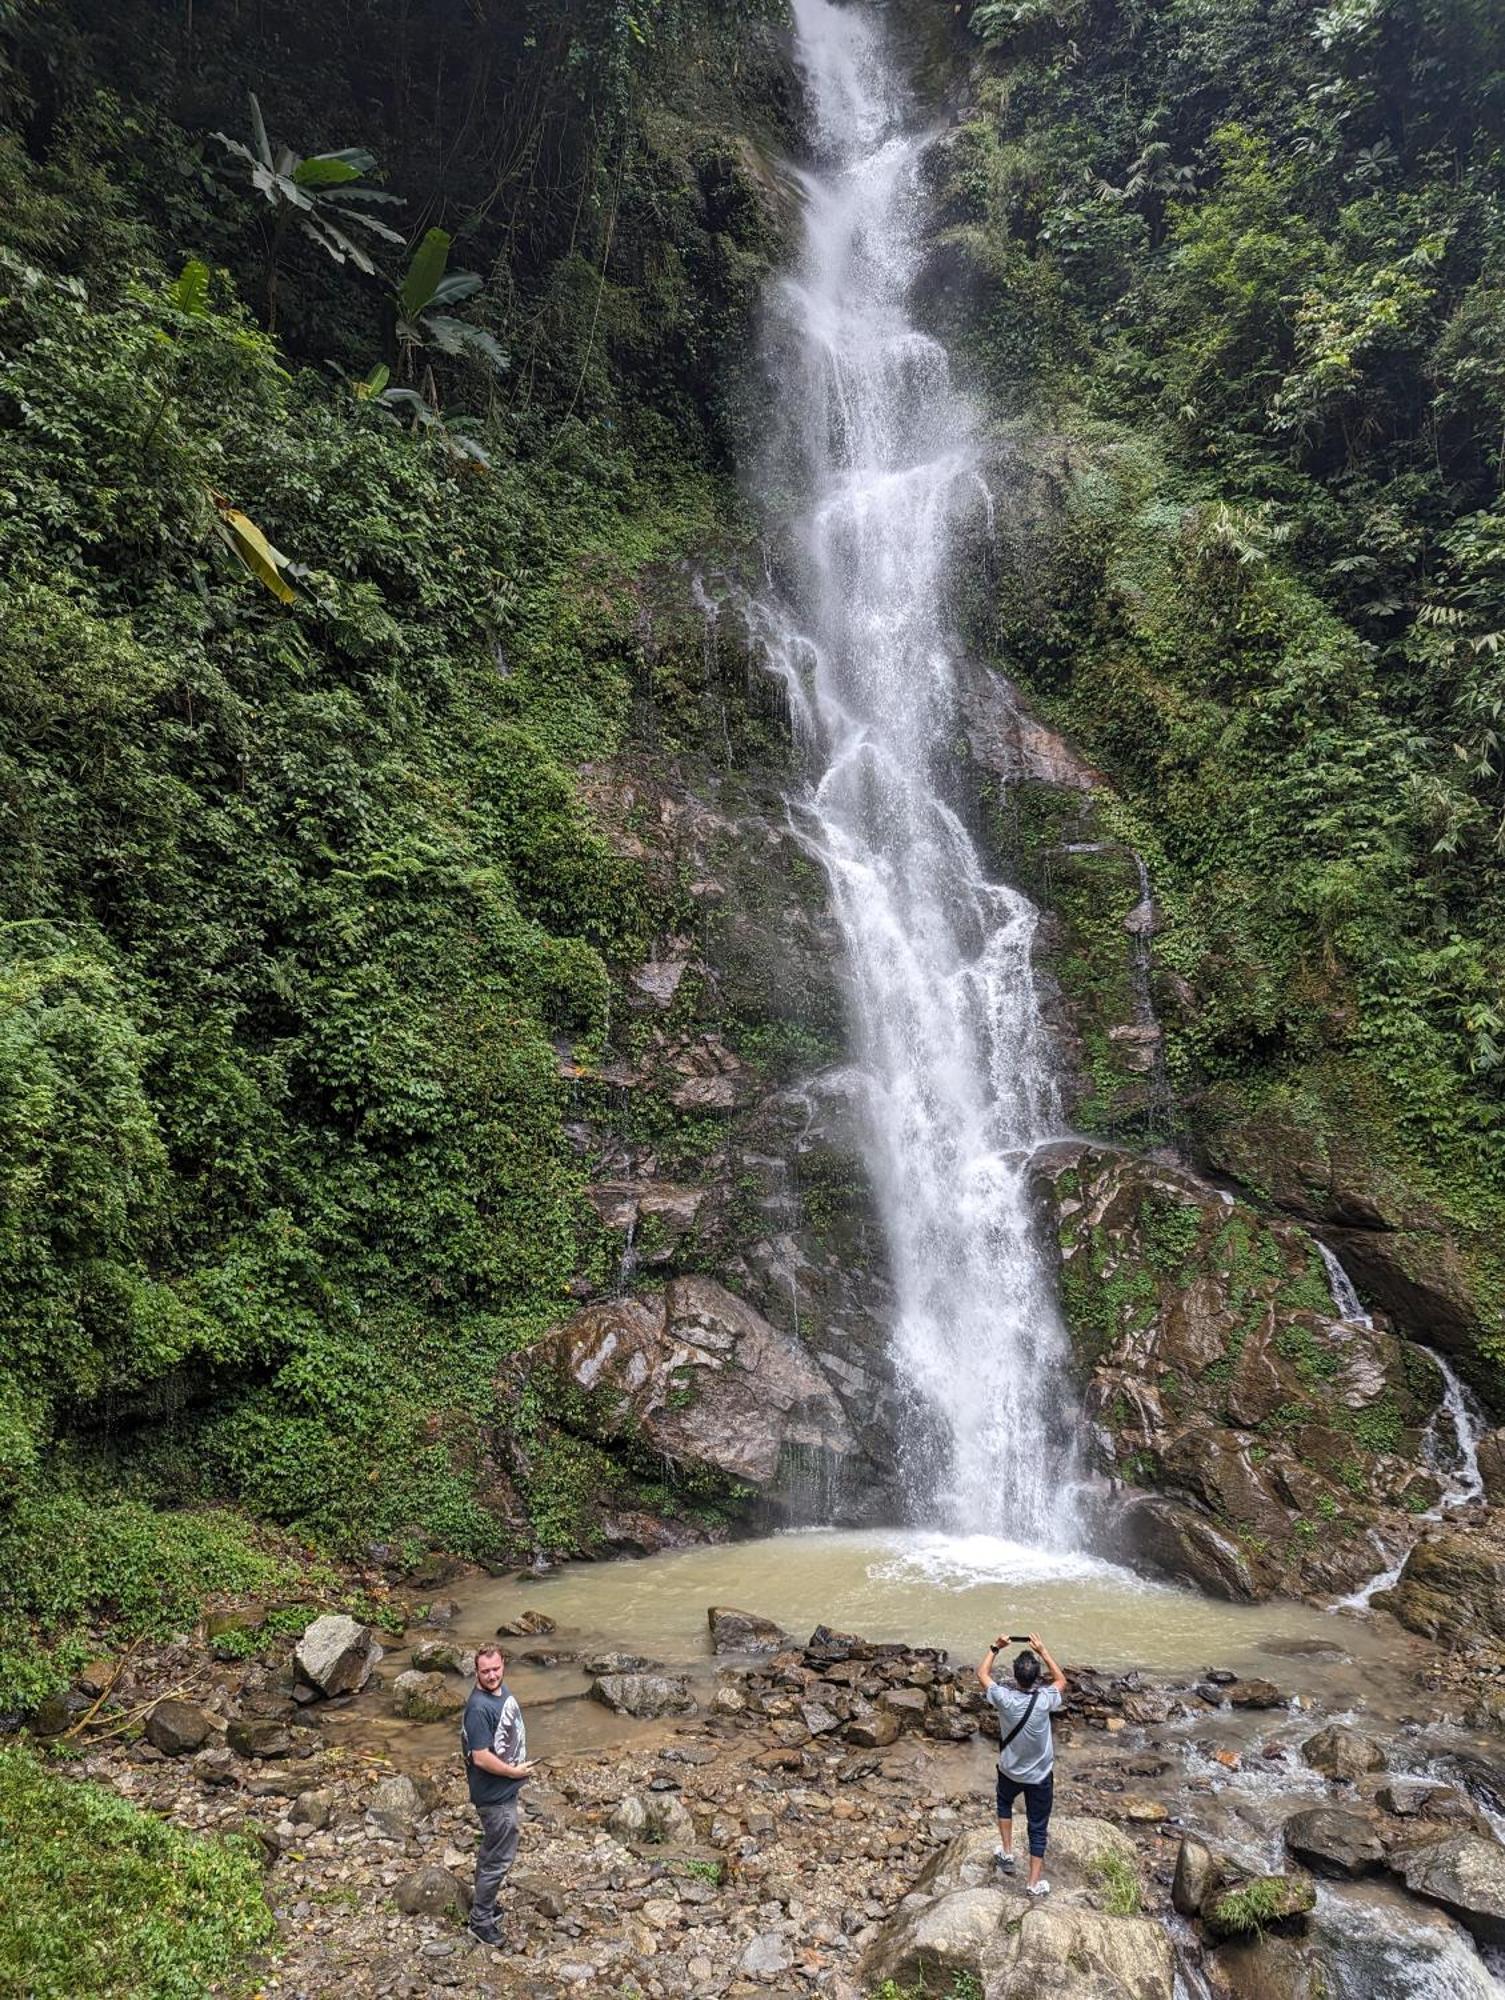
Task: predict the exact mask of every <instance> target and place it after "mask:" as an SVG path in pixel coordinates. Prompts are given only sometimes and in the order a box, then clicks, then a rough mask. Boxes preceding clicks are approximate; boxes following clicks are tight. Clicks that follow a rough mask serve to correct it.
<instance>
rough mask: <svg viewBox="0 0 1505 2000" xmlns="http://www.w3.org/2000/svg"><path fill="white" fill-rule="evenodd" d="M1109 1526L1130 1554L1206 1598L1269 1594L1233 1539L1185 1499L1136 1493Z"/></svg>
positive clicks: (1243, 1599)
mask: <svg viewBox="0 0 1505 2000" xmlns="http://www.w3.org/2000/svg"><path fill="white" fill-rule="evenodd" d="M1113 1529H1114V1535H1115V1539H1116V1540H1117V1541H1118V1543H1119V1544H1120V1545H1121V1546H1122V1548H1123V1549H1124V1551H1125V1553H1126V1554H1127V1555H1129V1556H1130V1557H1131V1558H1135V1559H1137V1560H1139V1561H1141V1562H1144V1563H1147V1564H1148V1565H1149V1566H1150V1567H1151V1568H1152V1569H1156V1570H1159V1571H1160V1572H1161V1573H1162V1574H1163V1575H1165V1576H1169V1577H1172V1578H1174V1579H1175V1580H1176V1581H1177V1582H1178V1583H1190V1584H1193V1585H1195V1586H1196V1588H1197V1589H1199V1590H1205V1591H1206V1592H1207V1594H1208V1596H1209V1597H1223V1598H1227V1599H1229V1600H1231V1601H1232V1602H1234V1603H1243V1604H1252V1603H1254V1602H1255V1601H1256V1600H1258V1599H1259V1598H1260V1597H1263V1596H1266V1595H1268V1590H1267V1588H1266V1587H1265V1586H1264V1585H1263V1584H1262V1583H1261V1582H1260V1581H1259V1580H1257V1579H1256V1577H1255V1575H1254V1572H1253V1571H1252V1570H1251V1569H1250V1567H1249V1563H1248V1561H1247V1559H1246V1558H1245V1556H1244V1554H1243V1552H1242V1550H1241V1549H1240V1548H1239V1546H1238V1544H1237V1543H1236V1542H1235V1541H1234V1540H1233V1539H1232V1537H1231V1536H1229V1535H1226V1534H1224V1533H1223V1531H1222V1530H1221V1529H1220V1528H1217V1527H1215V1526H1214V1525H1213V1523H1212V1522H1211V1521H1209V1520H1207V1519H1206V1517H1205V1516H1204V1515H1201V1514H1199V1513H1197V1512H1196V1511H1195V1509H1194V1508H1191V1507H1188V1506H1187V1505H1186V1504H1185V1503H1184V1502H1183V1501H1180V1500H1170V1499H1167V1498H1165V1497H1164V1496H1162V1495H1159V1494H1137V1495H1135V1496H1134V1497H1133V1498H1132V1499H1130V1500H1129V1501H1127V1502H1126V1503H1125V1505H1124V1506H1123V1507H1122V1508H1121V1509H1120V1511H1119V1513H1118V1515H1117V1517H1116V1519H1115V1521H1114V1524H1113Z"/></svg>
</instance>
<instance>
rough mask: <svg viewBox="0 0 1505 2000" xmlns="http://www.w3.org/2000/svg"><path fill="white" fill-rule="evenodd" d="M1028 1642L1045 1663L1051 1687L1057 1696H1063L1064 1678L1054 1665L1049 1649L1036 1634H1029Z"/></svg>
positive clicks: (1064, 1690) (1064, 1688) (1064, 1689)
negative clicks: (1048, 1670) (1048, 1671)
mask: <svg viewBox="0 0 1505 2000" xmlns="http://www.w3.org/2000/svg"><path fill="white" fill-rule="evenodd" d="M1029 1642H1030V1644H1031V1645H1032V1646H1033V1647H1034V1649H1035V1651H1036V1652H1037V1653H1038V1654H1039V1655H1040V1658H1041V1659H1042V1660H1043V1661H1044V1662H1045V1664H1046V1666H1047V1667H1049V1669H1050V1684H1051V1686H1052V1687H1053V1688H1054V1689H1055V1691H1056V1693H1057V1694H1065V1692H1066V1676H1065V1675H1064V1674H1063V1673H1062V1672H1061V1669H1060V1668H1059V1667H1058V1666H1057V1665H1056V1663H1055V1661H1054V1660H1053V1659H1052V1658H1051V1655H1050V1648H1049V1647H1048V1646H1047V1645H1046V1643H1045V1641H1044V1640H1043V1639H1042V1638H1041V1637H1040V1635H1039V1633H1038V1632H1031V1633H1030V1635H1029Z"/></svg>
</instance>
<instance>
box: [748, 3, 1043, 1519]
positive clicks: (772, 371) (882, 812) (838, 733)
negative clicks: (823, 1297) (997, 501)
mask: <svg viewBox="0 0 1505 2000" xmlns="http://www.w3.org/2000/svg"><path fill="white" fill-rule="evenodd" d="M794 15H795V22H796V31H797V48H798V55H799V60H800V63H801V66H802V69H803V72H804V75H805V80H806V84H807V90H808V97H809V103H810V111H811V129H812V143H813V156H814V163H813V165H812V166H811V167H810V168H809V169H808V170H807V171H805V172H804V173H803V175H802V183H803V188H804V194H805V245H804V252H803V256H802V258H801V260H800V263H799V266H798V268H797V270H795V271H794V272H793V273H792V274H791V275H790V276H789V277H788V278H787V279H786V280H785V281H784V283H783V284H782V285H781V286H780V287H779V288H778V289H777V291H776V293H775V295H774V296H773V298H772V300H771V301H770V311H769V332H768V340H767V344H766V347H767V366H768V373H769V378H770V382H771V385H772V388H773V391H774V394H773V396H772V399H771V413H772V414H771V422H770V429H771V431H772V433H773V436H772V439H771V443H770V449H769V453H768V459H767V463H766V465H765V467H764V480H763V484H764V490H765V494H766V495H767V496H768V505H769V508H770V510H771V512H783V511H784V510H785V509H787V510H788V512H787V514H786V515H785V518H784V519H783V520H782V521H781V522H780V523H779V524H778V529H777V532H778V534H779V537H780V544H781V553H780V559H779V562H778V564H777V573H778V575H779V578H780V587H779V589H777V590H775V589H770V591H769V592H768V594H767V595H766V596H765V597H763V598H761V599H760V600H759V601H758V603H757V604H755V605H753V606H751V607H749V610H748V618H749V624H750V627H751V630H752V635H753V637H754V638H755V640H756V641H757V642H758V643H759V645H760V646H761V649H762V651H763V654H764V657H765V658H766V659H767V662H768V664H769V667H770V669H771V670H772V671H773V672H774V673H775V674H776V675H777V676H778V678H779V679H780V681H781V682H782V683H783V685H784V687H785V690H786V692H787V695H788V699H789V708H790V715H791V720H792V723H793V726H794V729H795V732H796V735H797V737H798V739H799V741H800V743H801V745H802V747H803V749H804V751H805V753H806V756H807V760H808V766H809V770H810V778H809V782H808V785H807V787H806V789H805V790H804V792H803V793H802V794H801V795H800V796H799V797H797V798H796V799H795V800H793V801H792V802H791V810H792V813H793V817H794V821H795V824H796V826H797V828H798V830H799V833H800V837H801V838H802V840H803V841H804V843H805V845H806V847H807V849H808V851H809V852H810V853H811V854H812V855H814V856H815V857H816V858H817V859H818V860H819V862H820V864H821V866H822V867H823V868H824V870H825V874H826V878H827V881H828V883H829V888H830V897H831V903H832V908H833V911H834V913H835V916H836V918H837V921H838V923H839V926H840V929H841V933H842V937H843V941H844V945H845V952H846V959H847V967H848V972H849V988H850V994H851V1013H852V1017H853V1030H854V1035H853V1039H854V1044H855V1051H856V1057H857V1062H858V1066H859V1068H860V1072H861V1077H862V1084H863V1088H862V1109H863V1119H864V1127H865V1133H866V1147H867V1155H868V1159H869V1164H870V1167H871V1170H872V1174H873V1180H874V1186H875V1190H876V1194H877V1199H878V1204H879V1208H880V1213H881V1217H882V1221H883V1224H884V1229H885V1233H886V1237H887V1241H888V1245H889V1251H890V1259H891V1267H892V1274H893V1282H894V1287H895V1294H896V1326H895V1332H894V1359H895V1362H896V1365H897V1368H898V1371H899V1373H900V1375H901V1378H902V1379H903V1381H904V1382H905V1383H906V1384H907V1386H908V1388H909V1389H910V1391H911V1393H912V1395H913V1397H914V1399H915V1401H916V1403H917V1405H918V1406H919V1408H920V1410H921V1411H922V1412H923V1413H924V1421H921V1422H919V1423H917V1424H916V1426H915V1431H914V1436H913V1437H912V1439H911V1440H910V1441H909V1449H908V1453H907V1458H908V1463H907V1467H906V1476H907V1479H908V1483H909V1487H910V1492H911V1499H912V1506H913V1511H914V1512H915V1513H916V1515H917V1516H918V1517H920V1518H922V1519H928V1520H932V1521H935V1520H940V1521H942V1522H943V1523H944V1524H945V1525H947V1526H948V1527H952V1528H955V1529H981V1530H988V1531H991V1530H994V1529H998V1528H1001V1529H1004V1530H1006V1531H1007V1533H1008V1534H1009V1535H1010V1536H1012V1537H1014V1538H1017V1539H1022V1540H1026V1541H1029V1542H1032V1543H1035V1544H1041V1543H1061V1542H1064V1541H1067V1540H1069V1539H1070V1532H1069V1516H1070V1514H1071V1500H1070V1492H1071V1488H1070V1484H1069V1473H1068V1464H1067V1459H1068V1451H1067V1446H1066V1442H1065V1431H1066V1427H1065V1424H1064V1422H1063V1420H1062V1416H1061V1396H1060V1385H1061V1384H1062V1382H1063V1381H1064V1378H1065V1369H1066V1360H1067V1348H1066V1340H1065V1335H1064V1332H1063V1329H1062V1326H1061V1322H1060V1318H1059V1315H1058V1312H1057V1309H1056V1306H1055V1302H1054V1298H1053V1295H1052V1291H1051V1287H1050V1284H1049V1282H1048V1280H1047V1277H1046V1274H1045V1267H1044V1264H1043V1261H1042V1259H1041V1257H1040V1255H1039V1253H1038V1250H1037V1246H1036V1244H1035V1240H1034V1232H1033V1225H1032V1216H1031V1210H1030V1200H1029V1190H1028V1165H1029V1156H1030V1153H1031V1151H1032V1149H1033V1148H1034V1147H1035V1146H1036V1145H1037V1144H1038V1143H1039V1141H1040V1140H1041V1139H1042V1138H1043V1137H1045V1136H1047V1135H1048V1134H1050V1133H1052V1132H1054V1131H1056V1130H1058V1129H1059V1126H1060V1115H1061V1114H1060V1106H1059V1102H1058V1097H1057V1092H1056V1087H1055V1082H1054V1078H1053V1076H1052V1072H1051V1065H1050V1062H1049V1059H1048V1051H1047V1044H1046V1037H1045V1033H1044V1029H1043V1025H1042V1021H1041V1013H1040V1007H1039V1002H1038V997H1037V993H1036V987H1035V979H1034V973H1033V965H1032V954H1033V943H1034V934H1035V927H1036V922H1037V917H1036V912H1035V910H1034V909H1033V907H1032V906H1031V904H1030V903H1029V902H1028V901H1027V900H1026V899H1025V898H1024V897H1023V896H1020V895H1019V894H1017V893H1016V892H1015V891H1014V890H1012V889H1010V888H1007V887H1005V886H1004V885H1002V884H1000V883H996V882H993V881H990V880H989V879H988V877H987V875H986V872H985V870H984V868H983V866H982V862H981V860H980V857H979V855H978V853H977V850H976V848H975V846H974V844H973V842H972V840H971V837H970V835H969V833H968V831H967V827H966V824H965V820H964V817H963V815H962V813H961V812H960V811H959V810H958V808H957V806H956V804H955V803H954V802H953V801H952V800H951V799H950V798H948V796H947V791H948V784H949V781H950V777H951V772H952V767H953V764H954V760H955V751H954V747H953V746H954V744H955V741H956V739H957V737H958V736H959V734H960V720H959V714H958V704H957V686H956V677H955V674H954V670H953V661H954V648H953V645H952V641H951V637H950V633H949V631H948V626H947V617H946V610H945V605H946V596H947V588H948V582H949V571H950V565H951V557H952V553H953V549H954V546H955V544H956V541H957V537H958V534H959V532H960V531H961V529H962V528H963V527H964V526H965V525H966V524H967V522H968V521H969V519H975V517H976V514H977V510H978V508H979V504H980V502H981V501H983V500H989V501H990V496H988V494H987V489H986V483H985V481H984V480H983V479H982V477H981V470H980V454H979V451H978V448H977V442H976V422H975V418H974V413H973V412H972V410H971V408H970V407H969V405H968V404H967V402H966V400H965V399H964V398H963V397H962V396H961V395H960V394H959V393H958V391H957V390H956V389H955V388H954V387H953V385H952V382H951V378H950V371H949V366H948V362H947V357H946V354H945V351H944V349H942V348H941V347H940V346H939V345H938V344H937V343H936V342H935V341H934V340H931V339H930V338H928V337H927V336H926V335H925V334H923V333H921V332H920V331H919V330H918V329H917V328H916V327H915V326H914V325H913V324H911V322H910V320H909V318H908V316H907V312H906V307H905V297H906V293H907V290H908V287H909V283H910V280H911V279H912V277H913V275H914V272H915V269H916V267H917V263H918V257H919V240H918V231H917V224H918V213H919V164H920V159H921V155H922V153H923V150H924V146H925V143H926V137H925V135H924V134H923V133H922V132H919V131H916V130H915V129H914V127H913V124H912V122H911V121H910V119H909V117H908V115H907V110H906V106H905V104H904V102H903V97H902V93H901V91H900V89H899V87H898V85H897V82H896V79H895V75H894V72H893V70H892V68H891V66H890V63H889V60H888V55H887V52H886V50H885V47H884V44H883V41H882V38H881V35H880V32H879V29H878V26H877V23H876V22H875V20H874V19H873V18H872V17H871V16H870V15H867V14H864V13H860V12H858V11H856V10H855V9H849V8H845V7H839V6H836V5H833V4H832V0H794ZM937 1440H939V1443H937V1442H936V1441H937Z"/></svg>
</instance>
